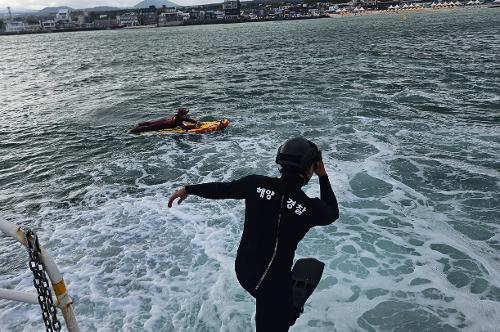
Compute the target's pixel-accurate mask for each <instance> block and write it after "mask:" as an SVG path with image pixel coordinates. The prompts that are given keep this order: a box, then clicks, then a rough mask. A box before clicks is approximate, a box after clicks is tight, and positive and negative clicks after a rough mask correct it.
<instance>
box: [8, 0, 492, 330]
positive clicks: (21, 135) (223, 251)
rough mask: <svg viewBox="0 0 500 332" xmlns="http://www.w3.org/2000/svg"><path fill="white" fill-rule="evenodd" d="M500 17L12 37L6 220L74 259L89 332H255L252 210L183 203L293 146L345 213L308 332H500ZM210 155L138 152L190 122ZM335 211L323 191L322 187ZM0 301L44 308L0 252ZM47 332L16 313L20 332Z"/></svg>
mask: <svg viewBox="0 0 500 332" xmlns="http://www.w3.org/2000/svg"><path fill="white" fill-rule="evenodd" d="M499 14H500V11H499V10H498V9H485V10H461V11H460V10H457V11H449V12H432V13H422V14H399V15H388V16H371V17H351V18H342V19H321V20H313V21H294V22H279V23H272V22H268V23H252V24H241V25H217V26H201V27H196V26H193V27H178V28H165V29H152V30H149V29H148V30H133V31H132V30H128V31H100V32H89V33H64V34H47V35H31V36H18V37H15V36H10V37H2V38H0V45H1V47H0V59H1V60H0V88H1V90H0V91H1V93H0V148H1V154H0V161H1V168H0V217H1V218H2V219H4V220H9V221H12V222H15V223H18V224H22V225H27V226H30V227H32V228H34V229H35V230H36V231H37V232H38V233H39V235H40V238H41V240H42V243H43V244H44V245H45V246H46V247H47V249H48V250H49V251H50V252H51V253H52V254H53V255H54V256H55V257H56V260H57V262H58V263H59V265H60V266H61V268H62V270H63V273H64V276H65V279H66V281H67V283H68V284H69V289H70V292H71V293H72V295H74V298H75V307H76V313H77V316H78V318H79V323H80V327H81V329H82V330H83V331H95V330H99V331H119V330H123V331H141V330H147V331H251V330H253V328H254V323H253V315H254V302H253V300H252V299H251V297H250V296H249V295H248V294H246V293H245V292H244V291H243V290H242V289H241V287H240V286H239V284H238V282H237V280H236V277H235V274H234V267H233V264H234V257H235V254H236V247H237V245H238V241H239V237H240V234H241V231H242V220H243V204H242V202H239V201H210V200H203V199H199V198H196V197H190V198H189V199H188V200H187V201H186V203H185V204H183V205H181V206H176V207H175V208H174V209H171V210H168V209H167V208H166V199H167V197H168V195H169V194H170V193H171V192H172V191H173V190H174V189H175V188H177V187H178V186H180V185H182V184H186V183H198V182H202V181H213V180H230V179H235V178H237V177H240V176H243V175H246V174H251V173H258V174H264V175H277V174H278V173H277V170H276V167H275V165H274V154H275V152H276V148H277V146H278V145H279V144H280V143H282V142H283V141H284V140H285V139H287V138H288V137H290V136H292V135H297V134H302V135H305V136H306V137H308V138H310V139H313V140H314V141H316V142H317V143H318V145H319V146H320V147H321V148H322V149H323V151H324V154H323V155H324V157H325V160H326V164H327V170H328V172H329V174H330V178H331V181H332V184H333V187H334V189H335V191H336V193H337V196H338V198H339V201H340V205H341V218H340V219H339V220H338V222H337V223H335V224H333V225H331V226H327V227H323V228H317V229H314V230H312V231H311V232H310V233H309V234H308V235H307V236H306V238H305V239H304V241H303V242H302V243H301V245H300V246H299V248H298V252H297V255H298V256H300V257H304V256H313V257H317V258H319V259H321V260H323V261H324V262H325V263H326V268H325V273H324V276H323V280H322V282H321V284H320V286H319V290H318V291H317V292H316V293H315V294H314V295H313V296H312V298H311V301H310V302H309V303H308V305H307V306H306V308H305V312H304V314H303V316H302V317H301V318H300V319H299V320H298V322H297V324H296V326H294V327H293V328H292V330H293V331H335V330H336V331H424V330H425V331H493V330H495V329H497V328H498V326H500V319H499V317H500V260H499V254H500V235H499V226H498V214H499V212H500V194H499V192H500V184H499V178H500V177H499V173H500V161H499V151H500V129H499V124H500V82H499V77H500V61H499V55H500V15H499ZM181 105H182V106H187V107H189V108H191V109H192V113H193V116H195V117H199V118H201V119H214V118H221V117H228V118H230V119H231V121H232V124H231V126H230V128H229V129H228V130H227V131H226V132H224V133H219V134H213V135H199V136H179V137H147V138H140V137H135V136H131V135H128V134H127V133H126V130H127V128H129V127H130V126H132V125H133V124H134V123H136V122H139V121H142V120H146V119H152V118H156V117H161V116H165V115H169V114H170V113H171V111H172V110H173V109H174V108H175V107H178V106H181ZM305 190H306V191H307V193H308V194H310V195H317V194H318V192H319V190H318V182H317V179H314V180H313V181H311V183H310V184H309V185H308V186H307V187H306V188H305ZM0 248H1V250H0V262H1V264H0V287H3V288H14V289H18V290H32V289H33V287H32V285H31V279H30V273H29V272H28V270H27V266H26V254H25V253H24V252H23V250H22V249H21V248H20V247H19V245H18V244H16V243H14V241H13V240H11V239H7V238H5V237H1V238H0ZM42 329H43V323H42V320H41V316H40V312H39V309H38V308H37V307H36V306H31V305H24V304H17V303H13V302H6V301H0V330H1V331H39V330H42Z"/></svg>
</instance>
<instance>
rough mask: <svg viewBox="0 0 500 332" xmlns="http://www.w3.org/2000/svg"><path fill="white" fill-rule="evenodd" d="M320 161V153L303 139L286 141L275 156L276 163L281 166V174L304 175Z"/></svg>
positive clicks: (311, 143) (296, 138)
mask: <svg viewBox="0 0 500 332" xmlns="http://www.w3.org/2000/svg"><path fill="white" fill-rule="evenodd" d="M320 160H321V151H320V150H319V149H318V147H317V146H316V144H314V143H313V142H311V141H309V140H307V139H305V138H304V137H294V138H290V139H288V140H287V141H286V142H285V143H283V145H281V146H280V147H279V149H278V153H277V154H276V163H277V164H279V165H280V166H281V169H280V171H281V172H282V173H298V174H305V172H306V170H307V168H308V167H309V166H311V165H312V164H313V163H315V162H318V161H320Z"/></svg>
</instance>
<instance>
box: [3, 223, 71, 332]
mask: <svg viewBox="0 0 500 332" xmlns="http://www.w3.org/2000/svg"><path fill="white" fill-rule="evenodd" d="M0 231H3V232H4V233H6V234H7V235H10V236H11V237H13V238H14V239H16V240H17V241H19V242H20V243H21V244H22V245H23V246H27V243H26V232H25V229H24V228H23V227H22V226H18V225H16V224H14V223H11V222H8V221H0ZM40 251H41V259H42V262H43V265H44V267H45V270H46V271H47V275H48V276H49V279H50V282H51V284H52V289H53V290H54V293H55V301H54V304H55V305H56V306H57V307H58V308H59V309H61V311H62V314H63V317H64V321H65V322H66V327H67V328H68V330H69V331H70V332H79V331H80V329H79V328H78V324H77V323H76V317H75V313H74V311H73V300H72V299H71V297H70V296H69V294H68V291H67V289H66V284H65V283H64V279H63V276H62V274H61V272H60V271H59V268H58V267H57V265H56V263H55V261H54V260H53V259H52V257H51V256H50V255H49V254H48V253H47V250H45V248H44V247H43V246H42V245H40ZM0 299H6V300H13V301H19V302H26V303H33V304H38V296H37V295H35V294H32V293H25V292H20V291H14V290H9V289H1V288H0Z"/></svg>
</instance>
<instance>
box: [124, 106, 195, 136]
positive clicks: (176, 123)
mask: <svg viewBox="0 0 500 332" xmlns="http://www.w3.org/2000/svg"><path fill="white" fill-rule="evenodd" d="M188 113H189V110H188V109H187V108H184V107H182V108H178V109H177V114H175V115H174V116H172V117H170V118H162V119H158V120H154V121H146V122H141V123H139V124H138V125H137V126H135V127H134V128H132V129H130V132H131V133H134V134H139V133H142V132H145V131H153V130H160V129H167V128H175V127H181V128H182V129H184V130H189V129H193V128H198V127H199V126H200V125H201V124H200V122H198V121H196V120H194V119H191V118H189V117H188V115H187V114H188ZM185 122H189V123H192V124H185Z"/></svg>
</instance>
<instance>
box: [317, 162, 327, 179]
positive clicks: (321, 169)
mask: <svg viewBox="0 0 500 332" xmlns="http://www.w3.org/2000/svg"><path fill="white" fill-rule="evenodd" d="M314 173H316V175H317V176H323V175H326V169H325V164H323V160H320V161H318V162H317V163H316V168H315V169H314Z"/></svg>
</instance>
